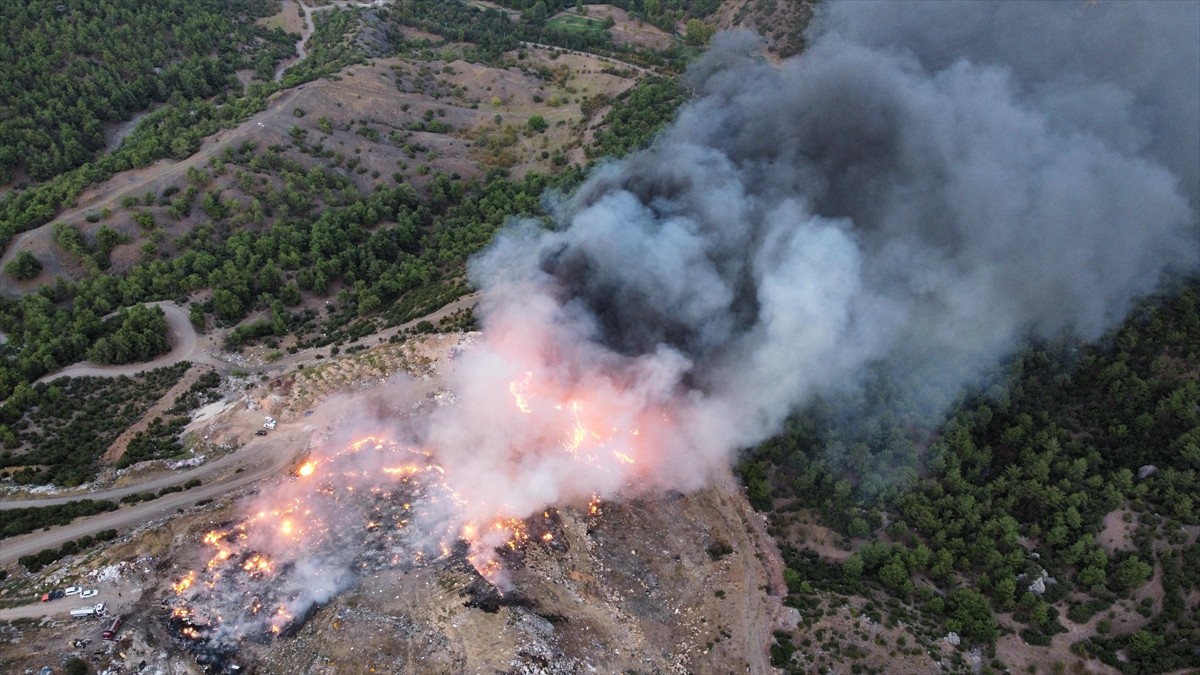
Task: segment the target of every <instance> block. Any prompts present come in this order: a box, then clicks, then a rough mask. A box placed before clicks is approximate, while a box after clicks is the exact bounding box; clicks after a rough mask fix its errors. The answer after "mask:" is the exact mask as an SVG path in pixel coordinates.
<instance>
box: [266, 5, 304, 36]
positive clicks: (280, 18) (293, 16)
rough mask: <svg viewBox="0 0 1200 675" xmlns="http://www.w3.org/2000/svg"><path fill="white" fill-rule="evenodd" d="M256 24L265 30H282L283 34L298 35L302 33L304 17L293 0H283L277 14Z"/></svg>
mask: <svg viewBox="0 0 1200 675" xmlns="http://www.w3.org/2000/svg"><path fill="white" fill-rule="evenodd" d="M257 23H258V25H260V26H264V27H266V28H282V29H283V32H285V33H294V34H296V35H300V34H302V33H303V32H304V16H303V15H302V14H301V10H300V6H299V5H298V4H297V3H296V1H295V0H283V2H282V4H281V5H280V7H279V11H278V12H276V13H275V14H273V15H271V16H267V17H263V18H261V19H259V20H258V21H257Z"/></svg>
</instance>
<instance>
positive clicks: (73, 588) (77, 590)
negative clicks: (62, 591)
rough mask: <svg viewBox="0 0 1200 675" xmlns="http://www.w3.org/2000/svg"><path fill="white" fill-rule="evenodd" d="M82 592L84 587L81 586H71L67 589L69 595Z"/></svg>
mask: <svg viewBox="0 0 1200 675" xmlns="http://www.w3.org/2000/svg"><path fill="white" fill-rule="evenodd" d="M82 592H83V587H81V586H71V587H69V588H68V589H67V595H79V594H80V593H82Z"/></svg>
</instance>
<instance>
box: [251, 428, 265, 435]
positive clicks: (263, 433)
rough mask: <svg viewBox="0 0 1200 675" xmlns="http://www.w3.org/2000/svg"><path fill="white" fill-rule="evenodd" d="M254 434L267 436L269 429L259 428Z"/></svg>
mask: <svg viewBox="0 0 1200 675" xmlns="http://www.w3.org/2000/svg"><path fill="white" fill-rule="evenodd" d="M254 435H255V436H266V435H267V430H266V429H259V430H258V431H256V432H254Z"/></svg>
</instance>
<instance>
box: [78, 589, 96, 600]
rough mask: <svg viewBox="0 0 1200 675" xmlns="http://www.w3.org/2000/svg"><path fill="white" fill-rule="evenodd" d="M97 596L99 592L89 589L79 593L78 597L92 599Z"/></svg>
mask: <svg viewBox="0 0 1200 675" xmlns="http://www.w3.org/2000/svg"><path fill="white" fill-rule="evenodd" d="M99 594H100V591H98V590H96V589H94V588H89V589H87V590H86V591H84V592H82V593H80V594H79V597H81V598H94V597H96V596H97V595H99Z"/></svg>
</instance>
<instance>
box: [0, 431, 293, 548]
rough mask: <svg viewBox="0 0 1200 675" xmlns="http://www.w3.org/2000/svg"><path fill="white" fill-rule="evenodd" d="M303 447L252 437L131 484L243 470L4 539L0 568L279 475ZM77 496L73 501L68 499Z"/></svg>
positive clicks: (286, 437)
mask: <svg viewBox="0 0 1200 675" xmlns="http://www.w3.org/2000/svg"><path fill="white" fill-rule="evenodd" d="M306 443H307V434H306V432H305V431H304V430H303V429H300V428H297V429H293V430H290V431H289V432H287V433H284V434H279V435H275V436H271V437H263V438H258V437H256V438H255V439H254V440H253V441H251V442H249V443H247V444H246V447H245V448H243V449H242V450H240V451H239V452H237V453H235V454H232V455H228V456H226V457H223V458H222V459H220V460H217V461H215V462H212V463H210V464H207V465H204V466H201V467H200V468H198V469H196V470H194V471H190V472H187V473H185V474H179V475H173V476H165V477H163V478H162V479H159V480H155V481H150V482H147V483H142V484H140V485H137V486H134V487H133V488H132V491H133V492H139V491H142V490H146V489H150V488H151V487H152V486H154V485H157V484H159V483H163V484H164V486H165V484H166V483H174V482H178V481H179V480H180V479H183V480H187V479H188V478H196V477H200V476H203V475H210V474H212V473H215V472H218V471H222V470H226V471H228V470H233V469H234V467H238V468H242V469H243V471H242V472H241V473H232V474H231V475H230V476H229V478H228V479H225V480H221V481H217V482H214V483H210V484H206V485H201V486H200V487H198V488H193V489H191V490H186V491H184V492H175V493H172V494H169V495H165V496H162V497H159V498H158V499H155V500H153V501H149V502H142V503H141V504H137V505H135V506H131V507H126V508H121V509H118V510H116V511H110V512H108V513H102V514H99V515H96V516H92V517H90V518H80V519H77V520H75V521H74V522H72V523H70V524H68V525H63V526H62V527H56V528H53V529H51V530H49V531H42V532H34V533H31V534H26V535H22V536H20V537H12V538H10V539H5V540H4V541H3V544H2V545H0V566H4V565H8V564H10V563H12V562H13V561H15V560H17V559H18V558H20V557H21V556H23V555H29V554H31V553H37V552H38V551H41V550H43V549H47V548H51V547H56V546H61V545H62V544H64V543H66V542H68V541H71V540H73V539H78V538H79V537H82V536H83V535H85V534H95V533H96V532H99V531H101V530H107V529H110V528H111V529H118V530H119V529H123V528H126V527H131V526H134V525H138V524H141V523H145V522H148V521H150V520H153V519H154V518H157V517H159V516H162V515H164V514H166V513H169V512H172V511H174V510H175V509H180V508H185V507H188V506H191V505H193V504H195V503H196V502H198V501H200V500H202V499H211V498H214V497H219V496H221V495H224V494H227V493H229V492H232V491H234V490H237V489H239V488H242V487H245V486H246V485H249V484H251V483H254V482H255V481H258V480H261V479H263V478H267V477H269V476H281V475H283V473H284V471H285V469H286V467H287V466H288V465H289V464H290V463H291V462H292V461H293V459H294V458H295V456H296V455H297V454H298V453H299V451H300V450H302V449H303V448H304V447H305V444H306ZM129 491H130V490H129V489H128V488H122V489H121V490H110V491H108V492H109V493H128V492H129ZM104 494H105V493H94V494H90V495H85V496H86V497H88V498H93V499H95V498H100V497H101V496H102V495H104ZM78 498H79V497H75V498H74V499H78ZM52 501H58V500H39V501H37V502H32V503H31V502H28V501H26V502H15V503H14V502H6V503H3V504H0V508H15V507H19V506H33V505H37V506H41V505H44V504H46V503H50V502H52ZM66 501H71V498H67V499H66Z"/></svg>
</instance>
